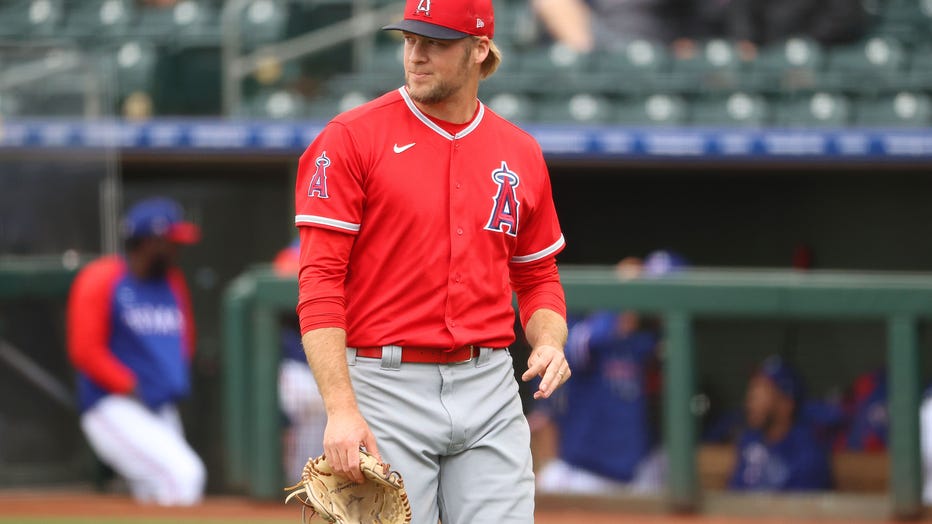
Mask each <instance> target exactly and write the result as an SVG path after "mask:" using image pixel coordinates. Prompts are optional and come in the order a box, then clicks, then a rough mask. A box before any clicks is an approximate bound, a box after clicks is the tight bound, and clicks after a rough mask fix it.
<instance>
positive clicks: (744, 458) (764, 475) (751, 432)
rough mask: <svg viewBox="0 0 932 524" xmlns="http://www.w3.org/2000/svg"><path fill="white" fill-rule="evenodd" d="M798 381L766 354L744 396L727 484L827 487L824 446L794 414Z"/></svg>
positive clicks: (780, 488) (738, 486)
mask: <svg viewBox="0 0 932 524" xmlns="http://www.w3.org/2000/svg"><path fill="white" fill-rule="evenodd" d="M804 397H805V394H804V387H803V384H802V379H801V378H800V377H799V375H798V374H797V373H796V371H795V370H793V369H792V368H791V367H790V366H789V365H788V364H787V363H786V362H784V360H783V359H782V358H780V357H779V356H770V357H768V358H767V359H765V360H764V362H763V363H762V364H761V365H760V367H759V368H758V370H757V371H756V373H755V374H754V375H753V376H752V377H751V380H750V382H749V384H748V389H747V395H746V397H745V419H746V424H747V427H746V429H745V430H744V432H743V433H742V434H741V436H740V438H739V440H738V446H737V460H736V466H735V469H734V472H733V473H732V476H731V478H730V480H729V482H728V487H729V488H730V489H732V490H737V491H811V490H825V489H830V488H831V486H832V473H831V464H830V454H829V446H828V443H827V442H826V441H825V439H824V438H821V437H820V436H819V435H818V432H817V430H816V428H815V427H814V426H813V425H812V424H810V423H809V422H807V419H806V417H802V416H800V409H799V408H800V407H801V406H802V405H803V404H802V403H803V399H804Z"/></svg>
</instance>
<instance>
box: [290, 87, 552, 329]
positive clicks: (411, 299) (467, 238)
mask: <svg viewBox="0 0 932 524" xmlns="http://www.w3.org/2000/svg"><path fill="white" fill-rule="evenodd" d="M295 209H296V217H295V223H296V224H297V225H298V226H314V227H321V228H327V229H331V230H334V231H340V232H343V233H347V234H350V235H355V242H354V244H353V247H352V252H351V255H350V257H349V263H348V268H347V274H346V280H345V297H346V331H347V345H349V346H351V347H352V346H379V345H387V344H397V345H402V346H416V347H436V348H452V347H458V346H462V345H465V344H480V345H485V346H494V347H503V346H507V345H508V344H510V343H511V342H513V340H514V311H513V308H512V287H511V283H510V281H509V275H510V267H511V268H514V267H515V266H516V265H522V264H532V263H535V262H539V261H542V260H544V259H547V258H548V257H551V260H552V257H554V255H555V254H556V253H558V252H559V251H560V250H562V248H563V246H564V240H563V235H562V234H561V231H560V225H559V222H558V220H557V214H556V211H555V209H554V204H553V197H552V194H551V187H550V178H549V175H548V172H547V167H546V165H545V163H544V159H543V154H542V152H541V150H540V146H539V145H538V144H537V142H536V141H535V140H534V139H533V138H532V137H531V136H530V135H528V134H527V133H525V132H524V131H522V130H521V129H519V128H518V127H516V126H514V125H513V124H511V123H510V122H508V121H506V120H504V119H503V118H501V117H499V116H498V115H496V114H495V113H493V112H492V111H490V110H488V109H487V108H486V107H485V106H484V105H482V104H481V103H480V104H479V105H478V109H477V113H476V116H475V117H474V119H473V121H472V122H471V123H470V124H469V125H468V126H466V127H465V128H464V129H462V130H461V131H459V132H457V133H456V134H451V133H449V132H448V131H446V130H444V128H443V127H441V126H440V125H438V124H437V123H436V122H434V121H433V120H431V119H430V118H429V117H428V116H427V115H425V114H423V113H422V112H421V111H420V110H419V109H418V108H417V106H416V105H415V104H414V102H413V101H412V100H411V99H410V98H409V97H408V94H407V92H406V91H405V89H404V88H400V89H398V90H397V91H392V92H390V93H388V94H386V95H383V96H382V97H380V98H378V99H376V100H373V101H371V102H369V103H368V104H365V105H363V106H361V107H359V108H357V109H354V110H351V111H349V112H346V113H343V114H341V115H339V116H337V117H336V118H334V120H332V121H331V122H330V123H329V124H328V125H327V126H326V128H325V129H324V130H323V132H322V133H321V134H320V135H319V136H318V137H317V139H316V140H315V141H314V142H313V143H312V144H311V145H310V146H309V147H308V148H307V150H306V151H305V152H304V154H303V155H302V156H301V161H300V164H299V168H298V180H297V188H296V205H295ZM311 248H312V249H313V246H311ZM561 298H562V296H561Z"/></svg>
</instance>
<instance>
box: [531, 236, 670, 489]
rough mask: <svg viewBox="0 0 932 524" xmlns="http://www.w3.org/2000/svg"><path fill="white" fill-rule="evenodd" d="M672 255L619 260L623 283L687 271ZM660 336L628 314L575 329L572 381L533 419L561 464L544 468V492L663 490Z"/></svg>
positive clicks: (569, 353) (606, 314) (605, 314)
mask: <svg viewBox="0 0 932 524" xmlns="http://www.w3.org/2000/svg"><path fill="white" fill-rule="evenodd" d="M682 265H683V264H682V261H681V259H680V258H679V257H678V256H677V255H674V254H672V253H669V252H655V253H653V254H651V255H650V256H648V258H647V259H646V260H645V261H644V263H642V262H641V261H640V260H638V259H637V258H634V257H630V258H626V259H624V260H622V261H621V262H620V263H619V264H618V266H617V270H618V274H619V276H621V277H622V278H636V277H639V276H644V277H650V276H659V275H662V274H665V273H667V272H669V271H671V270H672V269H675V268H677V267H680V266H682ZM659 344H660V335H659V333H658V330H657V329H652V328H649V327H647V322H645V321H644V320H643V319H642V318H641V317H640V316H639V315H638V314H637V313H635V312H631V311H623V312H620V313H618V312H614V311H597V312H594V313H592V314H591V315H589V316H588V317H586V318H585V319H583V320H581V321H579V322H577V323H575V324H573V325H572V327H571V328H570V331H569V337H568V340H567V344H566V358H567V361H568V362H569V363H570V366H571V367H572V369H573V380H571V381H569V382H568V383H567V384H566V385H565V386H564V388H563V389H562V390H560V391H558V392H557V394H555V395H554V396H553V397H552V398H551V399H549V400H548V401H547V402H541V403H540V404H539V405H538V407H537V409H536V410H535V412H534V413H532V414H531V417H530V418H531V424H532V427H535V429H536V430H537V431H536V433H537V435H538V436H539V435H541V434H545V432H546V431H547V430H548V429H550V428H548V426H547V424H548V422H553V423H554V427H553V428H552V429H554V430H555V435H554V436H553V438H555V440H556V447H557V453H556V455H557V456H556V457H554V458H553V459H551V460H549V461H548V462H547V463H545V464H543V465H542V467H541V469H540V471H539V473H538V476H537V479H538V480H537V486H538V490H540V491H541V492H550V493H580V494H607V493H611V492H613V491H618V490H628V491H631V492H634V493H650V492H655V491H658V490H660V489H661V488H662V487H663V483H664V479H665V470H666V461H665V459H664V456H663V454H662V453H661V451H660V449H659V439H658V431H657V428H656V426H657V424H656V414H657V409H656V407H657V400H658V398H659V391H660V372H659V363H658V346H659Z"/></svg>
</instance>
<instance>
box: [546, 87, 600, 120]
mask: <svg viewBox="0 0 932 524" xmlns="http://www.w3.org/2000/svg"><path fill="white" fill-rule="evenodd" d="M536 105H537V111H536V114H537V116H536V121H538V122H545V123H566V124H570V123H573V124H597V123H607V122H611V121H613V120H614V113H615V111H614V107H613V106H612V104H611V103H610V102H609V101H608V100H607V99H606V98H604V97H601V96H598V95H592V94H589V93H578V94H576V95H573V96H572V97H569V98H567V97H565V96H559V95H546V96H543V97H541V98H540V99H539V100H538V101H537V104H536Z"/></svg>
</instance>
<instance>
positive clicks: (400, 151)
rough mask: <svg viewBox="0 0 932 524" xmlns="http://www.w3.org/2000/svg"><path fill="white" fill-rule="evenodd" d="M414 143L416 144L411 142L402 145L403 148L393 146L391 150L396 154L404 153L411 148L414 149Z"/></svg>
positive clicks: (396, 145)
mask: <svg viewBox="0 0 932 524" xmlns="http://www.w3.org/2000/svg"><path fill="white" fill-rule="evenodd" d="M416 143H417V142H411V143H410V144H408V145H404V146H399V145H398V144H395V146H394V147H393V148H392V149H393V150H394V151H395V152H396V153H404V152H405V151H407V150H409V149H411V148H412V147H414V144H416Z"/></svg>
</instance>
